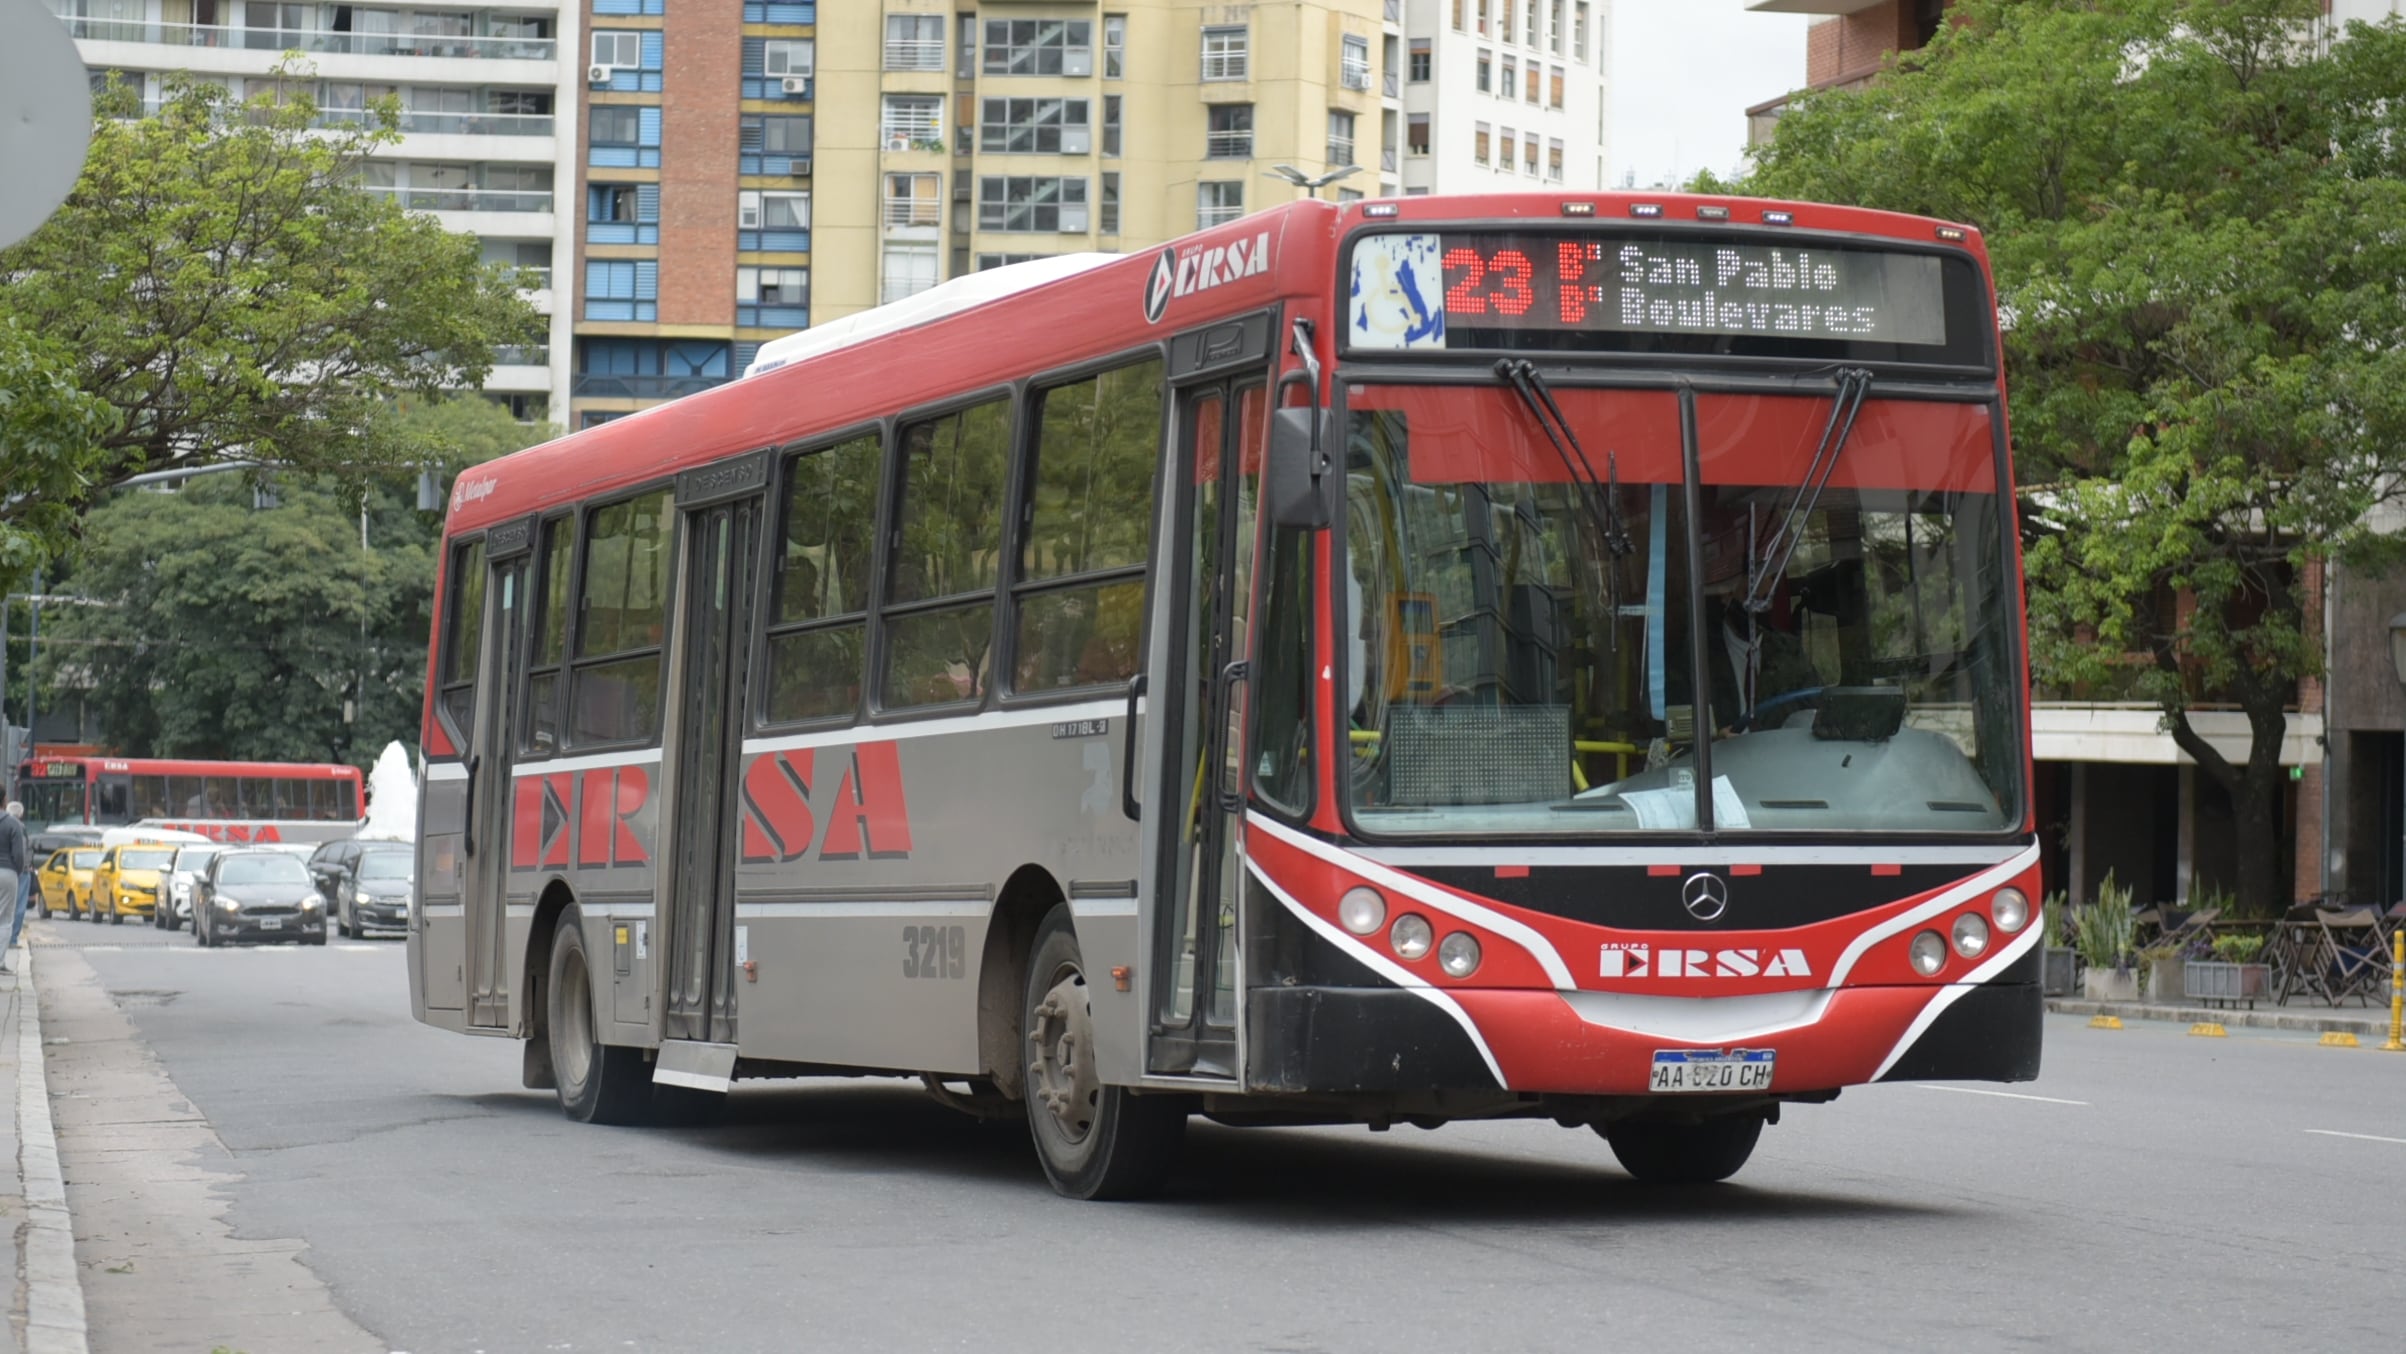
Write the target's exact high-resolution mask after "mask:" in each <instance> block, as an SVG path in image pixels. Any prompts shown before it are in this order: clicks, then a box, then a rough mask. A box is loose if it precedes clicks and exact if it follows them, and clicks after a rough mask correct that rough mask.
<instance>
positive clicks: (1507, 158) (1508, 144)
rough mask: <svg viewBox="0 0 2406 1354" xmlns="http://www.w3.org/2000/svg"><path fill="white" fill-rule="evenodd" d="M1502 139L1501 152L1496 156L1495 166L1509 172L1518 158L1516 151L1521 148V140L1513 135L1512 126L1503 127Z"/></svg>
mask: <svg viewBox="0 0 2406 1354" xmlns="http://www.w3.org/2000/svg"><path fill="white" fill-rule="evenodd" d="M1500 140H1501V145H1500V147H1499V153H1498V154H1497V156H1496V157H1495V167H1496V168H1498V169H1500V170H1502V171H1504V172H1505V173H1507V174H1509V173H1511V172H1512V170H1513V166H1514V164H1515V163H1516V161H1517V159H1518V156H1517V154H1516V152H1517V151H1518V150H1519V142H1518V141H1517V140H1516V139H1515V138H1514V137H1513V135H1512V129H1511V128H1510V127H1506V128H1504V129H1503V133H1502V136H1501V138H1500Z"/></svg>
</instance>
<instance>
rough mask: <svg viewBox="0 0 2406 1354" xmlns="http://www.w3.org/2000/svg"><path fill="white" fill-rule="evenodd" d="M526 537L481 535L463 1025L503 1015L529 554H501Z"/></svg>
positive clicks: (494, 1022)
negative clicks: (515, 695)
mask: <svg viewBox="0 0 2406 1354" xmlns="http://www.w3.org/2000/svg"><path fill="white" fill-rule="evenodd" d="M532 534H533V533H532V531H531V529H529V528H527V527H525V526H523V525H521V526H518V527H516V528H515V529H514V530H512V531H511V532H509V533H506V534H505V533H504V532H501V531H495V532H492V533H489V534H488V535H487V537H486V550H487V554H488V557H489V558H490V562H489V563H488V564H487V565H486V567H487V568H488V569H490V570H491V573H490V574H488V575H487V577H486V579H485V597H486V599H487V600H488V603H489V607H488V610H487V613H486V616H485V626H484V651H483V654H482V655H481V656H480V658H479V659H478V663H477V680H476V690H477V692H478V693H479V694H478V699H477V702H476V713H475V716H474V720H473V733H472V734H471V737H472V738H473V739H474V742H473V743H472V744H471V745H470V747H469V749H468V780H469V785H470V796H471V797H470V800H469V806H468V815H469V819H470V821H469V823H468V825H467V827H468V833H467V839H466V843H465V847H466V850H465V852H464V854H465V855H466V856H467V874H468V887H467V891H466V896H465V898H463V899H462V902H463V904H464V910H465V911H466V913H467V918H466V920H467V932H468V937H467V938H468V1023H469V1024H470V1025H471V1026H479V1027H486V1028H499V1027H502V1026H506V1025H507V1024H509V1020H510V987H511V983H510V970H509V963H508V956H509V950H508V942H509V935H508V932H509V889H510V863H509V857H510V843H509V831H510V765H511V761H510V756H511V752H512V751H513V750H514V749H515V748H516V747H517V746H518V728H517V710H518V703H517V702H516V701H514V700H512V699H510V698H509V695H508V693H510V692H514V691H516V690H517V689H518V681H519V677H520V669H521V668H522V667H523V665H524V662H525V655H524V648H523V645H522V643H521V641H522V639H523V638H524V631H525V628H526V627H525V615H526V565H527V560H528V558H529V556H528V555H527V554H526V553H524V551H523V550H519V551H517V552H515V553H510V554H506V555H503V554H502V553H501V551H502V550H504V549H507V548H508V546H509V545H511V544H514V543H516V542H517V541H518V540H519V538H521V537H524V538H528V539H531V537H532ZM495 556H498V557H495Z"/></svg>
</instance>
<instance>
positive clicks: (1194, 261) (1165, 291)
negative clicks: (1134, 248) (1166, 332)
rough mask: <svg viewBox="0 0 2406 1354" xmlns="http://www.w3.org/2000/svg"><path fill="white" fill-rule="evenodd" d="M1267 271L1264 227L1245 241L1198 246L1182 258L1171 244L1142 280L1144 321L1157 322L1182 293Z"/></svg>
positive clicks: (1268, 248)
mask: <svg viewBox="0 0 2406 1354" xmlns="http://www.w3.org/2000/svg"><path fill="white" fill-rule="evenodd" d="M1268 271H1270V232H1268V231H1266V230H1265V231H1263V232H1262V233H1261V234H1259V235H1256V236H1254V237H1253V242H1252V243H1251V244H1247V243H1246V242H1245V241H1243V240H1231V241H1229V242H1228V243H1227V244H1224V245H1217V244H1215V245H1213V246H1212V247H1211V248H1209V249H1202V250H1197V251H1195V252H1193V253H1190V254H1188V255H1186V256H1185V257H1184V258H1181V257H1179V255H1178V246H1176V245H1171V246H1169V247H1167V248H1165V249H1163V250H1162V251H1161V256H1160V257H1159V258H1156V259H1154V260H1153V275H1152V277H1151V278H1149V279H1147V280H1146V282H1145V323H1146V324H1159V323H1161V317H1162V314H1163V313H1164V312H1166V311H1167V310H1168V309H1169V308H1170V302H1171V301H1174V300H1176V299H1177V298H1179V297H1181V296H1191V295H1193V294H1194V293H1196V292H1199V291H1209V290H1211V289H1212V288H1214V287H1217V286H1221V285H1223V284H1226V283H1230V282H1234V281H1236V280H1237V279H1238V278H1240V277H1257V276H1259V275H1261V274H1263V273H1266V272H1268Z"/></svg>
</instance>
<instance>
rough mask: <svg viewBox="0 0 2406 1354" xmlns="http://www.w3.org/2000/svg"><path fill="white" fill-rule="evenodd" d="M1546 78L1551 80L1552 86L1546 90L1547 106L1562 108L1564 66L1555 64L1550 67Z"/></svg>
mask: <svg viewBox="0 0 2406 1354" xmlns="http://www.w3.org/2000/svg"><path fill="white" fill-rule="evenodd" d="M1546 79H1547V80H1548V81H1549V82H1551V83H1550V87H1549V88H1548V89H1547V91H1546V106H1547V107H1549V108H1560V107H1561V106H1562V87H1563V76H1562V67H1560V66H1555V67H1552V68H1550V69H1548V70H1547V71H1546Z"/></svg>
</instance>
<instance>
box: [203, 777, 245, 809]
mask: <svg viewBox="0 0 2406 1354" xmlns="http://www.w3.org/2000/svg"><path fill="white" fill-rule="evenodd" d="M206 784H207V786H208V790H207V797H206V799H205V800H204V802H203V803H202V805H201V812H202V813H203V814H205V815H207V816H208V817H211V818H232V817H234V816H236V815H237V814H239V813H240V812H241V811H242V799H241V797H240V795H239V794H237V792H236V791H235V788H234V786H235V780H234V778H233V777H232V776H211V777H209V778H208V780H207V782H206Z"/></svg>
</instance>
